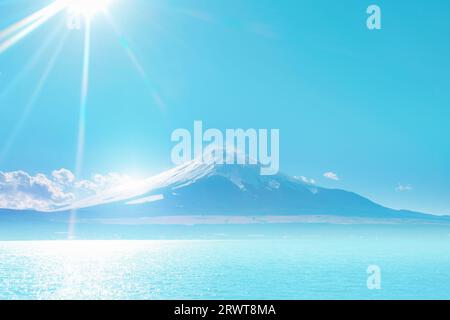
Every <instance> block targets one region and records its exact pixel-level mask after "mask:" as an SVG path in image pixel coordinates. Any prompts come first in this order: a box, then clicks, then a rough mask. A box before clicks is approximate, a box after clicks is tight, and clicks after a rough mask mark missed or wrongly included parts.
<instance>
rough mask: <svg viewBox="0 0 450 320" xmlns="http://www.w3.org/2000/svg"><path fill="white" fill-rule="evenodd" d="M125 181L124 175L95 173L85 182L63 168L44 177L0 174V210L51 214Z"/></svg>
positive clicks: (24, 174) (42, 175) (21, 173)
mask: <svg viewBox="0 0 450 320" xmlns="http://www.w3.org/2000/svg"><path fill="white" fill-rule="evenodd" d="M128 181H130V178H129V177H128V176H126V175H121V174H118V173H109V174H107V175H100V174H95V175H93V176H92V177H91V179H89V180H77V179H76V177H75V175H74V174H73V173H72V172H71V171H70V170H67V169H59V170H55V171H53V172H52V173H51V174H50V175H48V176H47V175H45V174H42V173H38V174H36V175H30V174H29V173H27V172H25V171H14V172H1V171H0V208H1V209H14V210H37V211H53V210H56V209H58V208H61V207H64V206H70V205H71V204H73V203H74V202H76V201H78V200H82V199H85V198H88V197H91V196H95V195H98V194H100V193H102V192H105V191H106V190H108V189H111V188H114V187H116V186H117V185H121V184H124V183H127V182H128Z"/></svg>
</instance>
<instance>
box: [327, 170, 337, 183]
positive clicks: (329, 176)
mask: <svg viewBox="0 0 450 320" xmlns="http://www.w3.org/2000/svg"><path fill="white" fill-rule="evenodd" d="M323 176H324V177H325V178H327V179H331V180H336V181H338V180H339V177H338V175H337V174H336V173H334V172H331V171H329V172H325V173H324V174H323Z"/></svg>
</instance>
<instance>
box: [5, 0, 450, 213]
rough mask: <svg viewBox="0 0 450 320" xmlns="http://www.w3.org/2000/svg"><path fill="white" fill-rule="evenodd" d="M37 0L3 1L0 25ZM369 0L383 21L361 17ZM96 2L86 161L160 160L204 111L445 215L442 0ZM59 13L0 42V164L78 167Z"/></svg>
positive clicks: (405, 204) (389, 198)
mask: <svg viewBox="0 0 450 320" xmlns="http://www.w3.org/2000/svg"><path fill="white" fill-rule="evenodd" d="M50 2H51V1H40V0H28V1H26V0H14V1H10V0H6V1H5V0H0V29H4V28H6V27H8V26H9V25H11V24H13V23H14V22H16V21H18V20H20V19H22V18H24V17H25V16H27V15H29V14H31V13H32V12H34V11H36V10H37V9H39V8H41V7H43V6H45V5H47V4H49V3H50ZM372 3H376V4H377V5H379V6H380V7H381V10H382V30H377V31H370V30H368V29H367V27H366V19H367V15H366V8H367V7H368V6H369V5H370V4H372ZM108 11H109V12H110V15H111V17H112V21H113V24H114V25H115V27H113V26H112V25H111V23H110V22H109V21H108V19H106V18H105V17H104V16H103V15H101V14H99V15H96V16H95V17H94V18H93V20H92V24H91V31H92V33H91V47H90V69H89V93H88V97H87V105H86V139H85V151H84V156H83V167H82V175H83V176H89V175H91V174H92V173H97V172H98V173H108V172H113V171H114V172H121V173H128V174H131V175H134V176H147V175H150V174H153V173H157V172H160V171H161V170H164V169H167V168H169V167H171V165H172V164H171V161H170V150H171V148H172V147H173V143H172V142H171V141H170V135H171V133H172V131H173V130H174V129H177V128H188V129H191V128H192V126H193V121H194V120H202V121H203V123H204V126H205V127H213V128H219V129H226V128H279V129H280V132H281V149H280V152H281V163H280V168H281V171H283V172H286V173H288V174H292V175H302V176H306V177H308V178H313V179H315V180H316V181H317V183H318V184H319V185H323V186H326V187H331V188H343V189H347V190H351V191H355V192H357V193H360V194H362V195H364V196H367V197H369V198H371V199H372V200H375V201H377V202H379V203H381V204H384V205H387V206H391V207H394V208H406V209H412V210H421V211H426V212H431V213H447V214H450V183H449V181H450V166H449V163H450V141H449V139H448V137H449V136H450V126H449V125H448V119H449V118H450V88H449V87H450V81H449V79H448V74H450V60H449V57H450V42H449V41H448V35H449V33H450V19H448V16H449V13H450V3H449V2H448V1H440V0H432V1H422V0H421V1H419V0H414V1H370V2H369V1H362V0H348V1H323V0H314V1H300V0H295V1H294V0H282V1H271V0H239V1H238V0H214V1H211V0H196V1H194V0H183V1H181V0H177V1H175V0H174V1H162V0H153V1H144V0H127V1H125V0H112V3H111V4H110V6H109V8H108ZM65 21H66V14H64V13H61V14H59V15H57V16H55V17H53V18H52V19H50V20H49V21H48V22H46V23H45V24H43V25H42V26H40V27H39V28H38V29H37V30H35V31H33V32H32V33H30V34H29V35H28V36H27V37H25V38H24V39H22V40H21V41H20V42H18V43H17V44H15V45H14V46H12V47H11V48H9V49H8V50H7V51H5V52H3V53H1V54H0V119H1V126H0V154H2V155H3V156H2V158H1V159H0V171H5V172H6V171H14V170H25V171H27V172H29V173H32V174H35V173H38V172H44V173H49V172H51V171H52V170H55V169H58V168H67V169H69V170H72V171H75V167H76V164H75V162H76V152H77V136H78V123H79V116H80V91H81V89H80V87H81V81H82V67H83V43H84V30H83V29H81V30H69V29H67V28H66V26H65ZM58 48H60V51H59V53H58V54H56V53H55V52H57V50H58ZM127 52H128V53H127ZM130 52H131V59H130ZM52 57H55V58H54V64H53V67H52V68H50V69H47V68H48V66H49V62H50V61H51V60H52V59H53V58H52ZM136 61H137V63H138V64H139V65H137V63H136ZM46 70H47V71H46ZM43 75H47V77H46V79H45V81H42V77H43ZM37 88H38V89H39V88H40V89H41V90H40V91H39V92H38V94H34V92H36V89H37ZM156 96H157V98H155V97H156ZM30 101H31V103H30ZM25 110H28V111H29V112H28V113H27V116H26V117H24V114H25ZM21 119H22V120H21ZM329 171H332V172H334V173H336V174H337V175H338V177H339V180H338V181H336V180H332V179H327V178H325V177H324V176H323V174H324V173H325V172H329ZM398 184H401V185H402V186H404V187H406V186H410V188H404V189H410V190H403V191H399V190H396V188H397V187H398ZM397 189H398V188H397Z"/></svg>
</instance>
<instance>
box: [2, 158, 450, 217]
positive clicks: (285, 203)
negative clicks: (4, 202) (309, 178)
mask: <svg viewBox="0 0 450 320" xmlns="http://www.w3.org/2000/svg"><path fill="white" fill-rule="evenodd" d="M217 154H218V153H217V150H216V151H214V152H213V153H208V154H204V155H203V157H202V158H200V159H195V160H192V161H190V162H187V163H185V164H182V165H180V166H177V167H175V168H172V169H170V170H167V171H165V172H163V173H161V174H159V175H156V176H154V177H150V178H148V179H144V180H140V181H133V180H126V182H125V183H121V184H118V185H117V186H114V187H113V188H109V189H108V190H105V191H104V192H100V193H98V194H95V195H94V196H89V197H86V198H82V199H80V200H77V201H74V202H72V203H71V204H70V205H66V206H62V207H58V208H56V209H55V210H52V211H55V213H54V214H53V215H51V216H52V218H54V217H61V218H62V219H64V217H65V216H67V213H69V212H70V211H72V210H74V209H76V210H77V215H78V217H79V218H80V219H85V220H96V219H147V218H155V217H188V216H189V217H199V216H200V217H219V216H220V217H264V216H265V217H267V216H270V217H272V220H271V221H273V217H275V220H276V219H279V218H281V217H291V218H289V219H287V220H286V221H291V220H292V217H306V216H308V217H338V219H346V221H350V222H351V221H353V220H352V219H355V218H356V219H366V220H367V219H369V220H370V219H384V220H386V219H388V220H389V219H396V220H398V219H415V220H417V219H418V220H428V221H430V220H440V221H441V220H445V221H449V222H450V219H449V218H448V217H437V216H433V215H427V214H422V213H415V212H410V211H398V210H393V209H390V208H386V207H384V206H381V205H379V204H377V203H375V202H372V201H370V200H368V199H367V198H364V197H362V196H360V195H358V194H356V193H353V192H348V191H344V190H338V189H327V188H322V187H319V186H316V185H314V184H310V183H308V182H305V181H304V179H298V178H295V177H291V176H288V175H285V174H282V173H279V174H277V175H273V176H263V175H261V174H260V172H261V165H260V164H255V165H251V164H234V165H230V164H221V163H220V162H218V161H217V158H215V156H214V155H217ZM226 156H227V157H228V156H232V157H235V159H236V160H237V159H240V162H239V163H249V159H248V157H246V156H244V155H242V154H239V153H233V154H231V155H230V154H226ZM6 211H8V210H6ZM2 212H3V213H4V212H5V210H0V213H2ZM9 213H10V212H9ZM64 213H66V214H64ZM326 219H328V218H326ZM294 220H295V219H294ZM294 220H292V221H294ZM141 221H142V220H141ZM295 221H297V220H295ZM340 221H342V220H340Z"/></svg>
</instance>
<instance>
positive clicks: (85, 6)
mask: <svg viewBox="0 0 450 320" xmlns="http://www.w3.org/2000/svg"><path fill="white" fill-rule="evenodd" d="M109 2H110V0H69V10H70V11H71V12H73V13H76V14H79V15H83V16H85V17H87V18H91V17H92V16H94V15H95V14H96V13H98V12H102V11H103V12H104V11H105V10H106V9H107V8H108V5H109Z"/></svg>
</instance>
